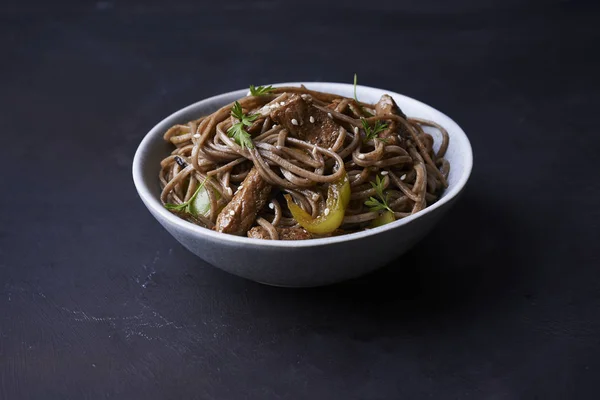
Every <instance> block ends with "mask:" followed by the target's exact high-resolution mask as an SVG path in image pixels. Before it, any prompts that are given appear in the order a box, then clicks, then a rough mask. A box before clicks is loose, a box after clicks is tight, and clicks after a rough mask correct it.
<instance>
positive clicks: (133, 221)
mask: <svg viewBox="0 0 600 400" xmlns="http://www.w3.org/2000/svg"><path fill="white" fill-rule="evenodd" d="M166 3H168V5H165V4H166ZM309 3H310V2H309ZM309 3H306V2H303V3H302V5H298V6H293V5H292V4H291V3H284V2H275V1H260V2H254V1H238V0H236V1H230V2H227V1H223V2H218V3H217V2H215V3H213V4H210V3H208V2H207V3H205V4H201V3H199V2H192V1H189V2H188V3H179V4H175V3H174V2H172V1H169V2H164V3H158V2H156V3H152V2H144V3H142V2H140V3H137V4H136V3H128V4H123V3H122V2H112V1H98V2H93V1H92V2H72V4H71V3H68V2H61V1H56V2H41V1H40V2H38V3H27V2H22V1H21V2H8V3H7V2H3V5H2V7H1V8H0V49H1V50H2V62H1V63H0V76H1V78H0V79H1V81H0V83H1V86H0V87H1V91H0V107H1V110H2V111H1V112H0V127H1V128H2V134H1V135H0V156H1V157H0V160H1V162H2V172H1V173H0V188H1V193H2V195H1V196H0V398H1V399H28V398H32V399H54V398H59V399H83V398H90V399H96V398H120V399H134V398H144V399H155V398H156V399H159V398H170V399H179V398H193V397H196V398H201V399H271V398H281V399H334V398H339V399H399V398H407V399H417V398H453V399H454V398H457V399H458V398H465V399H533V398H539V399H549V398H572V399H575V398H577V399H581V398H597V397H598V395H599V393H600V382H599V380H598V377H599V376H600V269H599V266H600V265H599V264H600V263H599V257H598V251H597V250H596V249H595V246H597V244H598V242H599V240H598V239H599V235H598V229H599V228H600V227H599V226H598V221H599V212H598V203H599V186H598V183H597V178H598V163H597V160H596V159H597V151H598V147H599V145H600V141H599V139H598V123H597V118H598V117H597V114H598V113H597V108H598V94H599V89H600V85H599V78H598V72H597V71H598V70H599V68H600V62H599V60H598V49H599V48H600V30H599V28H598V19H599V18H598V17H599V10H600V9H599V7H598V6H596V5H593V4H592V2H589V3H586V2H581V1H580V2H567V1H562V2H557V1H556V2H552V1H550V2H545V3H543V2H526V1H516V0H510V1H492V0H488V1H459V2H445V1H441V0H439V1H407V2H397V3H396V2H387V3H386V2H367V3H364V2H363V5H362V8H359V6H352V5H348V3H342V2H337V3H338V4H336V5H335V6H327V5H323V4H320V3H317V2H315V3H314V5H312V6H311V5H310V4H309ZM161 4H162V5H161ZM284 4H285V5H284ZM307 4H308V5H307ZM354 72H357V73H358V75H359V80H360V82H361V83H362V84H365V85H370V86H376V87H385V88H389V89H390V90H394V91H397V92H400V93H404V94H407V95H409V96H412V97H415V98H418V99H421V100H423V101H425V102H427V103H429V104H431V105H433V106H434V107H437V108H439V109H440V110H442V111H444V112H445V113H447V114H448V115H450V116H452V117H453V118H454V119H455V120H456V121H457V122H458V123H459V124H461V125H462V127H463V128H464V130H465V131H466V132H467V134H468V135H469V136H470V138H471V141H472V145H473V149H474V153H475V168H474V172H473V176H472V179H471V183H470V186H469V187H468V189H467V191H466V192H465V194H464V197H463V198H462V199H461V201H460V202H459V204H458V205H457V206H456V207H455V208H454V209H453V211H452V212H451V213H450V214H449V215H448V216H447V217H446V218H445V219H444V220H443V222H442V223H441V224H440V225H439V226H438V227H437V228H436V229H435V231H434V232H433V233H432V234H431V235H430V236H429V237H428V238H427V239H426V240H425V241H424V242H422V243H421V244H420V245H418V246H417V247H416V248H415V249H414V250H413V251H411V252H410V253H408V254H407V255H406V256H405V257H403V258H401V259H399V260H398V261H397V262H396V263H395V264H394V265H390V266H389V268H387V269H385V270H383V271H381V272H379V273H376V274H374V275H371V276H369V277H366V278H364V279H360V280H357V281H354V282H349V283H347V284H343V285H339V286H334V287H327V288H320V289H313V290H286V289H278V288H271V287H265V286H261V285H258V284H254V283H251V282H247V281H244V280H242V279H239V278H235V277H233V276H229V275H227V274H225V273H223V272H220V271H218V270H216V269H214V268H211V267H209V266H207V265H203V264H202V263H201V262H200V261H199V260H198V259H197V258H195V257H194V256H192V255H191V254H190V253H188V252H187V251H186V250H184V249H183V248H182V247H181V246H179V245H178V244H177V243H176V241H175V240H174V239H173V238H171V237H170V236H169V235H168V234H167V233H166V232H165V231H164V230H163V229H162V228H161V227H160V226H159V225H158V224H157V223H156V221H154V219H153V218H152V217H151V216H150V214H149V213H148V212H147V211H146V209H145V208H144V206H143V205H142V203H141V202H140V201H139V199H138V198H137V195H136V193H135V190H134V188H133V184H132V182H131V177H130V165H131V160H132V156H133V153H134V151H135V149H136V146H137V144H138V143H139V141H140V140H141V138H142V136H143V135H144V134H145V132H147V131H148V130H149V129H150V128H151V127H152V126H153V125H154V124H155V123H156V122H157V121H159V120H160V119H162V118H163V117H165V116H166V115H168V114H170V113H171V112H173V111H175V110H177V109H178V108H180V107H182V106H184V105H187V104H189V103H191V102H194V101H197V100H199V99H202V98H204V97H207V96H210V95H214V94H217V93H220V92H225V91H229V90H233V89H237V88H240V87H244V86H247V85H248V84H250V83H254V84H260V83H268V82H277V81H294V80H308V81H310V80H322V81H345V82H350V81H351V79H352V74H353V73H354ZM391 245H393V244H391ZM365 251H369V249H365Z"/></svg>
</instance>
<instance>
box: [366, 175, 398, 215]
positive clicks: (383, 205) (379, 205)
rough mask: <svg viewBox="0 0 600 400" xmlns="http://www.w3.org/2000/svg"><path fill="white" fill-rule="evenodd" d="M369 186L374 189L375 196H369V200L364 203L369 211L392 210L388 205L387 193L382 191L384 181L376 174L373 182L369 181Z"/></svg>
mask: <svg viewBox="0 0 600 400" xmlns="http://www.w3.org/2000/svg"><path fill="white" fill-rule="evenodd" d="M371 186H373V189H375V193H376V196H377V198H376V197H372V196H371V197H369V200H367V201H365V205H366V206H367V207H369V208H370V209H371V211H389V212H391V213H393V212H394V211H393V210H392V209H391V208H390V206H389V195H388V194H387V193H383V190H384V182H383V179H381V178H380V177H379V175H377V177H376V178H375V182H371Z"/></svg>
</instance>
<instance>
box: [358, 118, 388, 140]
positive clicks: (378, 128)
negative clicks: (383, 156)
mask: <svg viewBox="0 0 600 400" xmlns="http://www.w3.org/2000/svg"><path fill="white" fill-rule="evenodd" d="M360 122H362V126H363V129H364V130H365V135H366V136H365V141H369V140H371V139H377V140H379V141H382V142H384V143H387V142H386V140H385V139H380V138H379V134H380V133H381V132H383V131H385V130H386V129H387V127H388V126H387V124H383V123H382V122H381V121H379V120H377V121H375V125H374V126H373V127H371V125H369V123H368V122H367V120H366V119H364V118H361V119H360Z"/></svg>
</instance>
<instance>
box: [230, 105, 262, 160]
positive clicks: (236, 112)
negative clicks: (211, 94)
mask: <svg viewBox="0 0 600 400" xmlns="http://www.w3.org/2000/svg"><path fill="white" fill-rule="evenodd" d="M231 115H232V116H233V117H234V118H236V119H237V120H238V121H239V122H237V123H235V124H233V126H232V127H231V128H229V129H228V130H227V135H228V136H229V137H230V138H232V139H233V140H235V142H236V143H237V144H239V145H240V146H242V149H244V148H247V149H252V148H254V144H253V143H252V137H251V136H250V134H249V133H248V131H247V130H246V127H247V126H252V124H253V123H254V121H256V120H257V119H258V117H259V116H260V115H259V114H252V115H248V114H244V111H243V110H242V106H241V104H240V103H239V102H237V101H236V102H235V103H234V104H233V107H231Z"/></svg>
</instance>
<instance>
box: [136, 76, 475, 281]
mask: <svg viewBox="0 0 600 400" xmlns="http://www.w3.org/2000/svg"><path fill="white" fill-rule="evenodd" d="M309 88H311V89H314V90H322V91H332V92H336V93H339V94H342V95H346V96H352V86H351V85H343V84H333V85H332V84H326V83H321V84H311V85H310V86H309ZM359 88H360V89H361V90H359V98H361V100H365V101H373V102H375V101H377V99H378V98H379V97H380V96H381V94H383V93H390V94H391V95H392V96H393V97H394V98H395V99H396V101H397V102H398V104H399V105H400V107H401V108H402V109H403V110H404V111H405V112H406V113H407V114H408V115H413V116H418V117H421V118H427V119H432V120H435V121H437V122H440V123H441V124H442V125H444V126H446V127H447V128H448V130H449V133H450V135H451V140H450V146H449V148H448V152H447V156H446V157H447V158H448V159H449V161H450V163H451V172H450V177H449V183H450V188H452V187H453V186H454V185H456V182H458V180H459V179H460V178H461V177H464V175H465V174H467V175H468V174H469V173H470V168H471V157H472V155H471V149H470V144H469V143H468V139H466V136H464V134H463V135H462V136H459V137H457V138H454V137H452V133H453V132H456V131H457V130H458V131H460V132H461V133H462V130H461V129H460V127H458V125H456V123H455V122H454V121H452V120H451V119H449V118H448V117H446V116H445V115H443V114H441V113H440V112H438V111H437V110H435V109H433V108H431V107H429V106H426V105H424V104H422V103H420V102H417V101H415V100H412V99H410V98H406V97H404V96H401V95H397V94H394V93H391V92H387V91H382V90H379V89H373V88H363V87H359ZM361 92H362V96H361ZM241 96H242V95H241V94H240V93H239V92H238V93H235V92H233V93H228V94H224V95H220V96H216V97H213V98H210V99H206V100H204V101H202V102H200V103H196V104H194V105H192V106H190V107H187V108H185V109H183V110H182V111H180V112H178V113H176V115H173V116H171V117H168V118H167V119H165V120H164V121H162V122H161V123H159V124H158V125H157V126H156V127H155V128H154V129H153V130H152V131H151V135H150V136H151V137H150V138H149V139H150V143H149V144H148V145H147V146H146V147H145V148H144V149H143V151H141V152H140V153H141V154H139V160H138V161H137V162H138V163H139V164H140V165H143V166H144V168H143V170H142V171H141V173H142V180H143V182H144V184H145V185H146V186H147V187H148V188H149V189H150V191H151V192H152V193H155V194H156V195H155V197H154V199H147V198H144V196H141V197H142V200H143V201H144V204H145V205H146V207H147V208H148V210H150V212H151V213H152V214H153V215H154V217H155V218H156V219H157V220H158V221H159V222H160V223H161V225H162V226H163V227H165V229H167V231H169V233H171V234H172V235H173V236H174V237H175V238H176V239H177V240H178V241H179V242H180V243H181V244H182V245H183V246H185V247H186V248H187V249H188V250H190V251H191V252H192V253H194V254H196V255H197V256H199V257H200V258H202V259H203V260H205V261H207V262H208V263H210V264H212V265H214V266H216V267H218V268H221V269H222V270H225V271H227V272H230V273H232V274H235V275H238V276H242V277H244V278H248V279H251V280H254V281H257V282H262V283H267V284H271V285H280V286H296V287H307V286H319V285H325V284H331V283H335V282H340V281H343V280H346V279H350V278H354V277H358V276H360V275H363V274H366V273H369V272H371V271H374V270H375V269H377V268H380V267H381V266H383V265H386V264H387V263H390V262H391V261H392V260H393V259H395V258H396V257H398V256H400V255H401V254H403V253H404V252H406V251H407V250H408V249H409V248H410V247H412V246H413V245H414V244H415V243H416V242H417V241H419V240H420V239H422V238H423V236H425V235H426V234H427V233H428V232H429V231H430V230H431V228H432V227H433V226H434V225H435V223H436V222H437V221H438V220H439V219H440V217H441V216H442V214H443V213H444V212H446V211H447V210H448V209H449V208H450V206H451V205H452V203H454V201H455V200H456V199H457V197H458V194H459V193H456V194H455V196H454V197H453V198H451V199H447V201H446V202H443V204H441V205H440V206H439V207H437V208H435V209H434V210H430V208H428V209H426V210H427V211H428V212H423V214H422V215H421V216H419V217H418V218H415V219H413V220H411V221H410V222H408V223H406V224H404V225H400V226H398V227H396V228H394V229H390V230H385V231H383V232H380V233H378V234H376V235H371V236H366V237H363V238H360V239H357V240H349V241H341V242H337V243H330V244H326V245H319V246H314V247H263V246H256V245H254V244H252V243H240V242H232V241H228V240H224V239H223V238H222V236H221V235H210V236H209V235H204V236H203V237H199V236H197V235H194V234H192V233H190V231H189V229H184V228H182V227H181V226H179V225H176V224H173V223H172V222H171V221H169V217H167V216H165V215H163V214H162V213H161V212H158V211H157V210H156V208H155V207H152V206H151V205H150V204H149V202H150V201H153V202H156V200H157V199H158V197H159V193H160V188H159V184H158V172H159V163H160V160H161V159H162V158H164V157H165V156H166V155H167V154H168V153H169V152H170V145H169V144H167V143H165V142H164V141H163V140H162V133H164V132H165V131H166V129H167V128H168V127H170V126H171V125H173V124H175V123H185V122H187V121H189V120H191V119H195V118H198V117H199V116H201V115H206V114H208V113H211V112H213V111H216V110H217V109H218V108H219V107H221V106H223V105H225V104H227V103H229V102H231V101H233V100H235V99H237V98H239V97H241ZM438 139H439V138H436V141H437V144H438V145H439V140H438ZM461 141H463V142H461ZM457 142H458V143H457ZM465 152H468V154H466V155H465ZM467 156H468V157H467ZM137 158H138V157H137V156H136V159H137ZM461 189H462V188H461ZM138 191H139V188H138ZM448 192H449V190H447V191H446V192H445V193H444V195H443V197H445V196H446V195H447V193H448ZM161 211H162V210H161ZM167 215H169V214H167ZM169 216H170V215H169Z"/></svg>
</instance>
